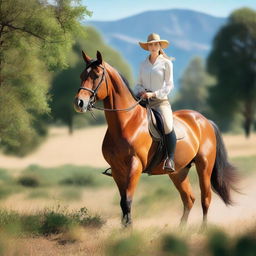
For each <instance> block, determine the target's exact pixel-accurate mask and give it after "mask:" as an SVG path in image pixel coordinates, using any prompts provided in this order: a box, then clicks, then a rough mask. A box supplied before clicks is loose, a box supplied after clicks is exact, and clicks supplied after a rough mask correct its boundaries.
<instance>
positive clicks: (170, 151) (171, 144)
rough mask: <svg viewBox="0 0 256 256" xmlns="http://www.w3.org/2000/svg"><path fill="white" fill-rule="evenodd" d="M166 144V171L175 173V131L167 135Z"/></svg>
mask: <svg viewBox="0 0 256 256" xmlns="http://www.w3.org/2000/svg"><path fill="white" fill-rule="evenodd" d="M165 142H166V149H167V159H166V160H165V163H164V170H166V171H169V172H174V171H175V164H174V152H175V148H176V134H175V131H174V129H173V130H172V131H171V132H170V133H168V134H165Z"/></svg>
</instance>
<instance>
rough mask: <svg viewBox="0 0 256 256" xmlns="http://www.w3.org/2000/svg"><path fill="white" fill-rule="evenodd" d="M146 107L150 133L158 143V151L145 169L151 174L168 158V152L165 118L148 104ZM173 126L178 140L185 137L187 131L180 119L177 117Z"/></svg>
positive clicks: (145, 171)
mask: <svg viewBox="0 0 256 256" xmlns="http://www.w3.org/2000/svg"><path fill="white" fill-rule="evenodd" d="M146 109H147V117H148V130H149V133H150V135H151V137H152V139H153V140H154V141H156V142H157V143H158V145H157V150H156V153H155V154H154V156H153V158H152V159H151V161H150V163H149V164H148V166H147V167H146V169H145V170H144V171H143V172H144V173H148V174H149V175H151V170H152V169H153V168H154V167H155V166H157V165H158V164H160V163H161V162H162V161H163V160H164V159H166V157H167V152H166V141H165V136H164V135H165V132H164V122H163V118H162V116H161V114H160V113H158V112H157V111H156V110H154V109H152V108H150V107H149V106H148V105H147V106H146ZM173 127H174V131H175V134H176V138H177V140H181V139H183V138H184V137H185V131H184V128H183V126H182V124H181V123H180V121H179V120H178V119H176V118H174V120H173Z"/></svg>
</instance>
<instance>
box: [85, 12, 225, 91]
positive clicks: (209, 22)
mask: <svg viewBox="0 0 256 256" xmlns="http://www.w3.org/2000/svg"><path fill="white" fill-rule="evenodd" d="M226 21H227V18H221V17H214V16H211V15H208V14H205V13H202V12H197V11H192V10H184V9H171V10H158V11H157V10H156V11H147V12H143V13H140V14H137V15H133V16H130V17H126V18H123V19H119V20H115V21H86V22H84V24H85V25H87V26H88V25H90V26H93V27H95V28H96V29H97V30H98V31H99V32H100V33H101V34H102V36H103V38H104V40H105V41H106V43H108V44H109V45H110V46H112V47H113V48H115V49H116V50H118V51H119V52H120V53H121V54H122V55H123V57H124V58H125V59H126V60H127V62H128V63H129V64H130V65H131V68H132V71H133V74H134V77H135V80H136V78H137V74H138V70H139V64H140V62H141V61H143V60H144V59H145V58H146V56H147V54H148V52H147V51H144V50H143V49H142V48H140V46H139V45H138V42H139V41H141V42H146V40H147V36H148V35H149V34H150V33H152V32H155V33H158V34H160V36H161V38H162V39H166V40H168V41H169V42H170V46H169V47H168V48H167V49H166V50H165V52H166V54H167V55H169V56H172V57H174V58H175V59H176V60H175V61H174V83H175V85H176V86H177V87H178V81H179V79H180V77H181V76H182V73H183V71H184V69H185V68H186V67H187V65H188V64H189V62H190V60H191V58H193V57H195V56H200V57H202V58H203V59H205V58H206V57H207V55H208V54H209V51H210V50H211V47H212V41H213V38H214V36H215V35H216V33H217V32H218V30H219V29H220V28H221V27H222V26H223V25H224V24H225V23H226ZM99 50H100V49H99ZM177 87H176V88H177Z"/></svg>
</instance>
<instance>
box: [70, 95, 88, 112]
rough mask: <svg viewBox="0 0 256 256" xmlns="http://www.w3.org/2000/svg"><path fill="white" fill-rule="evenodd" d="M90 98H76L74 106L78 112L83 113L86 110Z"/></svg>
mask: <svg viewBox="0 0 256 256" xmlns="http://www.w3.org/2000/svg"><path fill="white" fill-rule="evenodd" d="M89 102H90V99H89V98H88V99H81V98H76V99H75V102H74V108H75V110H76V112H78V113H85V112H86V111H87V110H88V107H89Z"/></svg>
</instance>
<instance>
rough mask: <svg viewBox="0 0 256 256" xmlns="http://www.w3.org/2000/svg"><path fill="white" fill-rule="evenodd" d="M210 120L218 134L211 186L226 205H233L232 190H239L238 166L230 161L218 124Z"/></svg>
mask: <svg viewBox="0 0 256 256" xmlns="http://www.w3.org/2000/svg"><path fill="white" fill-rule="evenodd" d="M210 122H211V124H212V126H213V128H214V132H215V136H216V159H215V163H214V167H213V171H212V176H211V186H212V189H213V191H214V192H215V193H217V194H218V195H219V196H220V198H221V199H222V200H223V201H224V203H225V204H226V205H232V204H233V201H232V199H231V195H230V194H231V193H230V192H231V190H234V191H237V192H238V189H237V188H236V183H237V181H238V175H237V172H236V168H235V167H234V166H233V165H232V164H230V163H229V162H228V156H227V151H226V148H225V145H224V141H223V138H222V136H221V133H220V130H219V128H218V126H217V125H216V124H215V123H214V122H212V121H210Z"/></svg>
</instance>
